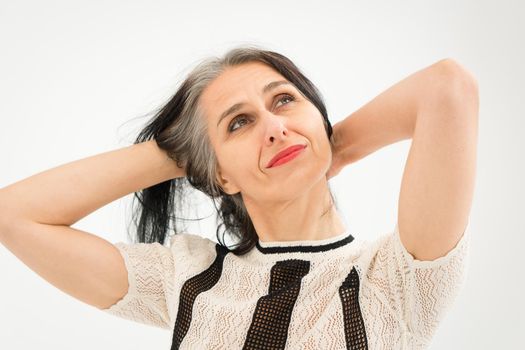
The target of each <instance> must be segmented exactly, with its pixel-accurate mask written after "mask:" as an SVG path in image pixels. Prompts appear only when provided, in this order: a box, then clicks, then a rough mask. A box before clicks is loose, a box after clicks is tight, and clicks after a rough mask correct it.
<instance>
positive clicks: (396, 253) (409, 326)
mask: <svg viewBox="0 0 525 350" xmlns="http://www.w3.org/2000/svg"><path fill="white" fill-rule="evenodd" d="M468 226H469V224H468V223H467V225H466V228H465V230H464V232H463V235H462V236H461V239H460V240H459V242H458V243H457V244H456V246H455V247H454V248H452V249H451V250H450V251H449V252H448V253H446V254H445V255H443V256H441V257H439V258H436V259H434V260H417V259H415V258H414V257H413V256H412V255H411V254H410V253H409V252H408V251H407V249H406V248H405V246H404V245H403V243H402V242H401V239H400V236H399V227H398V223H396V226H395V229H394V230H393V232H392V233H390V234H388V235H386V236H384V238H383V239H382V240H381V242H380V245H379V247H378V250H377V255H376V257H375V259H374V263H373V264H371V265H370V266H371V270H370V271H369V272H368V273H369V278H370V281H372V283H374V284H375V286H376V287H377V289H378V290H379V293H380V294H383V295H384V297H385V298H386V299H387V300H390V302H389V304H390V305H391V307H392V310H393V312H394V314H395V315H396V318H397V319H398V320H399V321H400V323H401V324H402V325H404V327H405V328H406V331H407V332H408V333H407V337H408V338H409V339H407V340H406V341H407V342H408V344H411V346H414V348H425V347H426V346H428V344H429V343H430V341H431V339H432V336H433V335H434V333H435V331H436V329H437V327H438V325H439V322H440V321H441V320H442V318H443V317H444V316H445V314H446V312H447V310H448V309H449V308H450V307H451V306H452V304H453V302H454V300H455V298H456V296H457V294H458V293H459V291H460V290H461V288H462V286H463V282H464V279H465V277H466V274H467V271H468V260H469V259H468V251H469V250H468V247H469V245H470V233H469V230H468Z"/></svg>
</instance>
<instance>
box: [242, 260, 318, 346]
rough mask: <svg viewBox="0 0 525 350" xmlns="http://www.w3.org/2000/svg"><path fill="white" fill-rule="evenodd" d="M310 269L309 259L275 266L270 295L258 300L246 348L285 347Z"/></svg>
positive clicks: (287, 261) (245, 344)
mask: <svg viewBox="0 0 525 350" xmlns="http://www.w3.org/2000/svg"><path fill="white" fill-rule="evenodd" d="M309 271H310V262H309V261H306V260H296V259H293V260H284V261H279V262H277V263H276V264H275V265H273V266H272V269H271V276H270V287H269V288H268V289H269V290H268V294H267V295H265V296H263V297H261V298H260V299H259V300H258V301H257V306H256V308H255V312H254V314H253V318H252V323H251V325H250V328H249V329H248V334H247V336H246V341H245V343H244V347H243V349H271V350H275V349H284V348H285V346H286V339H287V337H288V327H289V325H290V318H291V315H292V310H293V307H294V305H295V302H296V300H297V296H298V295H299V291H300V289H301V280H302V278H303V277H304V276H305V275H306V274H307V273H308V272H309Z"/></svg>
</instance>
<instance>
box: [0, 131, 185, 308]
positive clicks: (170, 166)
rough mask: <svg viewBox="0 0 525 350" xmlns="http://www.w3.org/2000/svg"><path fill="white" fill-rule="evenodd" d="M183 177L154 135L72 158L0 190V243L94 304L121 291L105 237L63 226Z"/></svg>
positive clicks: (113, 252)
mask: <svg viewBox="0 0 525 350" xmlns="http://www.w3.org/2000/svg"><path fill="white" fill-rule="evenodd" d="M183 176H185V172H184V169H182V168H179V167H177V166H176V163H175V161H174V160H172V159H171V158H169V157H168V156H167V154H166V153H165V152H164V151H163V150H161V149H159V148H158V146H157V144H156V142H155V140H150V141H146V142H142V143H139V144H134V145H131V146H127V147H124V148H121V149H117V150H113V151H109V152H105V153H101V154H98V155H94V156H90V157H87V158H83V159H80V160H76V161H73V162H70V163H67V164H64V165H61V166H58V167H55V168H51V169H49V170H46V171H43V172H41V173H37V174H35V175H33V176H30V177H28V178H26V179H23V180H20V181H18V182H15V183H13V184H11V185H9V186H6V187H4V188H1V189H0V243H2V244H3V245H4V246H5V247H6V248H7V249H9V250H10V251H11V252H12V253H13V254H14V255H15V256H16V257H18V258H19V259H20V260H21V261H22V262H23V263H24V264H26V265H27V266H28V267H29V268H31V269H32V270H33V271H35V272H36V273H37V274H39V275H40V276H41V277H42V278H44V279H45V280H46V281H48V282H49V283H51V284H53V285H54V286H55V287H57V288H59V289H60V290H62V291H64V292H65V293H67V294H69V295H71V296H73V297H75V298H76V299H79V300H81V301H84V302H86V303H88V304H90V305H93V306H96V307H98V308H100V309H103V308H106V307H108V306H110V305H113V304H114V303H115V302H116V301H118V300H119V299H120V298H121V297H122V296H124V295H125V294H126V292H127V290H128V279H127V270H126V267H125V265H124V261H123V258H122V256H121V255H120V253H119V251H118V250H117V248H116V247H115V246H114V245H113V244H112V243H110V242H109V241H107V240H105V239H103V238H101V237H98V236H96V235H93V234H91V233H89V232H85V231H81V230H78V229H75V228H72V227H70V226H71V225H73V224H74V223H76V222H77V221H79V220H80V219H82V218H83V217H85V216H87V215H88V214H90V213H92V212H93V211H95V210H97V209H98V208H100V207H102V206H104V205H106V204H108V203H110V202H112V201H114V200H116V199H118V198H121V197H123V196H125V195H128V194H130V193H133V192H137V191H139V190H141V189H144V188H147V187H151V186H153V185H156V184H158V183H161V182H164V181H167V180H170V179H173V178H176V177H183Z"/></svg>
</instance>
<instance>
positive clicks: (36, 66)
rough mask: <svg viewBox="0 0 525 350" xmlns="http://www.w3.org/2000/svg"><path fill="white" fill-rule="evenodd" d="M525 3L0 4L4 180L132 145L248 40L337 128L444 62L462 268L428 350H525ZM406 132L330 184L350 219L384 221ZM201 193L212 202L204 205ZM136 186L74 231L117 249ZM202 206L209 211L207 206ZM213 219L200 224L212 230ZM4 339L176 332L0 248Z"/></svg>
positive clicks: (155, 338)
mask: <svg viewBox="0 0 525 350" xmlns="http://www.w3.org/2000/svg"><path fill="white" fill-rule="evenodd" d="M523 14H524V8H523V5H521V4H520V3H519V1H498V2H495V1H492V2H489V1H443V0H440V1H403V2H401V1H399V2H392V1H383V2H380V1H374V2H373V4H370V2H363V1H359V2H357V1H322V2H316V1H304V0H303V1H268V0H267V1H261V2H247V1H234V2H225V1H220V2H212V1H208V2H204V1H184V2H177V1H141V2H139V1H89V2H88V1H84V2H80V1H78V2H72V1H45V2H44V1H16V2H15V1H11V2H7V1H2V2H0V45H1V46H0V96H1V101H2V102H1V103H0V120H1V124H0V132H1V137H0V164H1V172H0V187H4V186H7V185H8V184H11V183H13V182H15V181H18V180H21V179H23V178H26V177H29V176H31V175H33V174H35V173H37V172H40V171H43V170H46V169H49V168H51V167H54V166H57V165H60V164H63V163H66V162H69V161H72V160H76V159H80V158H84V157H87V156H90V155H94V154H97V153H102V152H105V151H108V150H111V149H116V148H120V147H124V146H127V145H129V144H131V143H132V141H133V139H134V137H135V136H136V132H137V131H138V130H139V129H140V127H141V125H142V123H144V122H145V121H146V119H145V118H140V119H134V120H133V121H131V122H130V120H131V119H132V118H136V117H139V116H141V115H144V114H146V113H148V112H150V111H151V110H153V109H154V108H156V107H158V106H159V105H160V104H161V103H162V102H164V101H166V100H167V98H168V97H169V96H171V95H172V94H173V93H174V91H175V90H176V88H177V87H178V84H179V82H180V81H181V80H182V79H183V78H184V77H185V75H186V74H187V73H188V72H189V70H190V69H191V68H192V67H193V65H194V64H195V63H196V62H197V61H198V60H200V59H201V58H204V57H206V56H208V55H221V54H222V53H224V52H225V51H226V50H227V49H229V48H231V47H233V46H236V45H238V44H243V43H254V44H257V45H261V46H264V47H266V48H268V49H272V50H275V51H278V52H280V53H283V54H285V55H287V56H288V57H289V58H290V59H292V60H293V61H294V62H295V63H296V64H297V65H298V66H299V67H300V68H301V69H302V70H303V71H304V72H305V74H306V75H307V76H308V77H309V78H310V79H311V80H312V81H313V82H314V84H316V85H317V86H318V88H319V89H320V91H321V92H322V94H323V96H324V98H325V101H326V104H327V107H328V111H329V115H330V119H331V121H332V123H333V124H335V123H336V122H337V121H339V120H341V119H343V118H344V117H345V116H347V115H348V114H350V113H351V112H353V111H355V110H356V109H358V108H359V107H360V106H362V105H363V104H365V103H366V102H368V101H369V100H370V99H372V98H373V97H374V96H376V95H378V94H379V93H380V92H382V91H383V90H385V89H386V88H388V87H389V86H391V85H393V84H394V83H396V82H397V81H399V80H401V79H403V78H405V77H406V76H407V75H409V74H411V73H413V72H415V71H416V70H419V69H421V68H423V67H426V66H428V65H430V64H432V63H434V62H436V61H437V60H440V59H443V58H446V57H450V58H454V59H455V60H457V61H458V62H459V63H461V64H462V65H464V66H465V67H466V68H468V69H469V70H470V71H471V72H472V73H473V74H474V75H475V76H476V77H477V79H478V83H479V88H480V123H479V144H478V164H477V178H476V189H475V196H474V203H473V207H472V211H471V216H470V228H469V229H470V230H471V231H472V233H473V235H472V245H471V263H470V270H469V275H468V276H467V280H466V284H465V286H464V289H463V290H462V292H461V294H460V295H459V296H458V298H457V300H456V302H455V304H454V306H453V308H452V309H451V310H450V312H449V313H448V314H447V315H446V318H445V319H444V320H443V321H442V323H441V325H440V327H439V329H438V331H437V332H436V334H435V337H434V339H433V343H432V346H431V349H517V348H522V347H523V345H522V344H521V343H522V340H521V339H522V332H523V330H524V329H525V321H524V320H525V317H524V316H523V315H524V314H525V307H524V302H523V300H522V299H521V297H520V295H522V294H523V287H524V283H523V281H522V276H523V272H522V267H523V266H524V262H525V261H524V257H523V256H524V254H523V247H524V245H525V239H524V238H523V236H524V234H525V225H524V221H523V214H524V212H525V210H524V209H525V206H524V205H523V198H524V196H525V191H524V185H523V180H524V179H525V171H524V164H523V163H524V157H523V151H524V150H525V147H524V146H525V143H524V142H523V138H522V136H523V134H524V132H525V122H524V117H525V116H524V113H523V112H524V108H523V105H522V102H523V100H524V99H523V92H524V88H523V82H524V80H525V69H524V68H523V65H524V62H525V55H524V45H523V43H524V42H525V40H524V35H523V34H524V33H525V25H524V24H523ZM409 147H410V140H406V141H403V142H399V143H396V144H393V145H390V146H388V147H385V148H383V149H381V150H379V151H377V152H375V153H373V154H371V155H370V156H369V157H367V158H365V159H363V160H361V161H359V162H357V163H355V164H352V165H350V166H348V167H346V168H345V169H343V171H342V172H341V173H340V174H339V175H338V176H337V177H335V178H334V179H332V180H330V183H331V186H332V189H333V190H334V193H335V194H336V196H337V200H338V203H339V207H340V209H341V210H342V211H343V212H344V215H345V220H346V223H347V226H348V229H349V230H350V231H351V232H352V233H353V234H354V236H356V237H360V238H363V239H374V238H376V237H377V236H378V235H379V234H383V233H386V232H388V231H390V230H392V229H393V227H394V224H395V220H396V217H397V200H398V196H399V189H400V183H401V177H402V172H403V168H404V164H405V160H406V157H407V154H408V150H409ZM203 198H205V197H203ZM130 199H131V195H129V196H126V197H124V198H122V199H120V200H117V201H115V202H113V203H111V204H110V205H107V206H105V207H103V208H100V209H99V210H97V211H95V212H94V213H92V214H91V215H89V216H87V217H86V218H84V219H83V220H81V221H79V222H78V223H76V224H75V225H74V227H77V228H79V229H82V230H86V231H88V232H91V233H94V234H97V235H99V236H101V237H104V238H106V239H108V240H109V241H111V242H117V241H126V226H127V225H128V223H129V217H130V212H129V203H130ZM208 208H209V209H206V203H205V202H204V209H203V210H202V211H201V212H200V215H208V214H212V210H211V209H210V208H211V207H208ZM213 225H214V217H213V216H212V218H210V219H208V220H205V221H203V222H202V223H201V224H200V225H196V226H195V227H194V228H193V229H192V230H193V232H194V233H199V234H202V235H203V236H206V237H209V238H210V239H213V240H216V238H215V228H214V226H213ZM0 271H1V272H2V276H1V279H0V348H2V349H32V348H40V349H71V348H75V349H77V350H80V349H86V350H87V349H94V348H100V349H116V348H123V349H145V348H147V349H168V348H169V346H170V343H171V333H170V332H169V331H166V330H161V329H157V328H154V327H150V326H146V325H142V324H138V323H134V322H131V321H127V320H122V319H119V318H117V317H114V316H112V315H107V314H104V313H102V312H101V311H99V310H98V309H96V308H94V307H92V306H89V305H87V304H84V303H82V302H79V301H78V300H76V299H74V298H72V297H70V296H69V295H67V294H65V293H64V292H62V291H60V290H59V289H57V288H55V287H54V286H53V285H51V284H49V283H47V282H46V281H45V280H44V279H42V278H41V277H39V275H37V274H36V273H35V272H33V271H32V270H31V269H29V268H28V267H27V266H26V265H24V264H23V263H22V262H21V261H20V260H18V259H17V258H16V257H15V256H14V255H13V254H12V253H11V252H10V251H8V250H7V249H5V247H4V246H1V245H0Z"/></svg>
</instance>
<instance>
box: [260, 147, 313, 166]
mask: <svg viewBox="0 0 525 350" xmlns="http://www.w3.org/2000/svg"><path fill="white" fill-rule="evenodd" d="M305 147H306V145H299V144H298V145H293V146H290V147H288V148H285V149H283V150H282V151H280V152H279V153H277V154H276V155H275V156H274V157H273V158H272V160H270V162H269V163H268V164H267V165H266V168H271V167H273V166H274V165H280V164H283V163H286V162H287V161H289V160H292V159H293V158H295V157H296V156H297V155H298V154H299V153H300V151H302V150H303V149H304V148H305ZM276 163H277V164H276Z"/></svg>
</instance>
